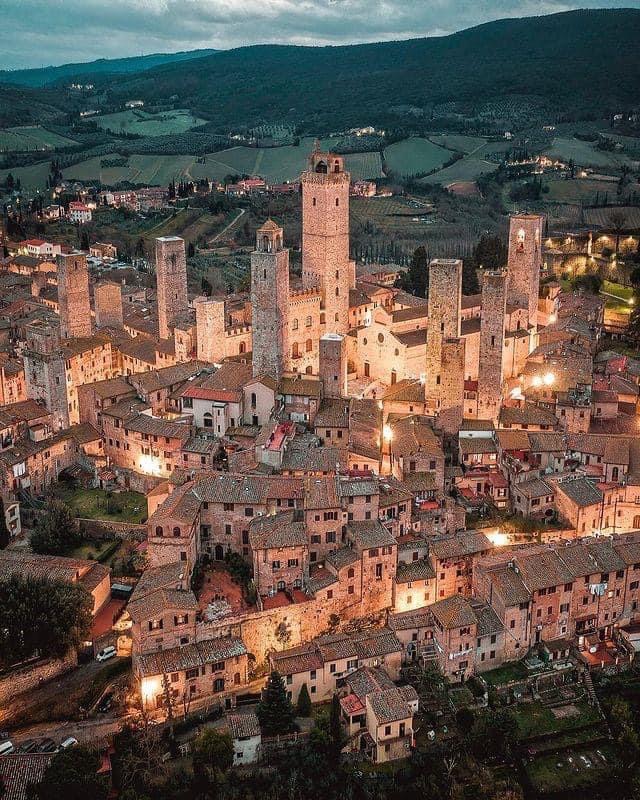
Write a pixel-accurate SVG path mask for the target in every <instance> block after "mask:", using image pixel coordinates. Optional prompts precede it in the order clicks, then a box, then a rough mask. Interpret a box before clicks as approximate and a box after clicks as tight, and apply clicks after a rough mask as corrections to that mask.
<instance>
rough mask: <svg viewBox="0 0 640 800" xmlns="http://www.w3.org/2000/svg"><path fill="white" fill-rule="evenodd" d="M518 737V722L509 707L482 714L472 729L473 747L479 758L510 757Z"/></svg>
mask: <svg viewBox="0 0 640 800" xmlns="http://www.w3.org/2000/svg"><path fill="white" fill-rule="evenodd" d="M517 738H518V723H517V721H516V718H515V717H514V715H513V714H512V712H511V711H509V709H506V708H497V709H490V710H487V711H485V713H484V714H480V715H479V716H478V717H477V719H476V721H475V724H474V726H473V730H472V731H471V740H472V748H473V750H474V752H475V754H476V755H477V756H478V757H479V758H493V759H499V758H505V757H506V758H508V757H510V755H511V753H512V749H513V746H514V745H515V744H516V742H517Z"/></svg>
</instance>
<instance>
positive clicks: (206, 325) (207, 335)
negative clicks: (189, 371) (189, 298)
mask: <svg viewBox="0 0 640 800" xmlns="http://www.w3.org/2000/svg"><path fill="white" fill-rule="evenodd" d="M193 305H194V306H195V309H196V351H197V357H198V361H209V362H211V363H212V364H220V363H221V362H222V361H223V360H224V357H225V346H224V335H225V334H224V329H225V318H224V314H225V311H224V300H217V299H215V298H212V297H198V298H196V299H195V300H194V301H193Z"/></svg>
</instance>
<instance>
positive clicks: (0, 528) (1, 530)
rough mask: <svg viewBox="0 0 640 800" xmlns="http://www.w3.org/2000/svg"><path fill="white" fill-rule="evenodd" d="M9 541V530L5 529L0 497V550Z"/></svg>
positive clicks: (5, 520) (2, 502)
mask: <svg viewBox="0 0 640 800" xmlns="http://www.w3.org/2000/svg"><path fill="white" fill-rule="evenodd" d="M10 540H11V534H10V533H9V528H8V527H7V518H6V517H5V509H4V500H3V499H2V497H0V550H4V548H5V547H6V546H7V545H8V544H9V542H10Z"/></svg>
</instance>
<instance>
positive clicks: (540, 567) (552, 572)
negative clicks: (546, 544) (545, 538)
mask: <svg viewBox="0 0 640 800" xmlns="http://www.w3.org/2000/svg"><path fill="white" fill-rule="evenodd" d="M515 561H516V563H517V566H518V569H519V570H520V574H521V575H522V580H523V581H524V583H525V585H526V586H527V587H528V588H529V590H530V591H536V590H538V589H545V588H548V587H549V586H560V584H564V583H570V582H571V581H572V580H573V575H572V573H571V571H570V570H569V568H568V567H567V565H566V564H565V563H564V561H563V560H562V559H561V558H560V556H559V555H558V553H557V552H556V551H555V550H550V549H540V550H537V551H536V552H527V553H518V554H516V558H515Z"/></svg>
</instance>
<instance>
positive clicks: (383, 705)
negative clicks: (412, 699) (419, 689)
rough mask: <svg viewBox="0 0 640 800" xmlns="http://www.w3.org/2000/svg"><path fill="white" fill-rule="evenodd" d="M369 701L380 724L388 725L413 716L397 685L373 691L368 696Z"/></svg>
mask: <svg viewBox="0 0 640 800" xmlns="http://www.w3.org/2000/svg"><path fill="white" fill-rule="evenodd" d="M414 692H415V689H414ZM416 697H417V694H416ZM367 702H368V703H369V705H370V707H371V711H372V712H373V715H374V717H375V718H376V722H377V723H378V725H386V724H388V723H390V722H396V721H398V720H401V719H409V718H410V717H412V716H413V714H412V712H411V709H410V708H409V704H408V703H407V700H406V699H405V697H404V696H403V693H402V692H401V691H400V689H398V688H396V687H395V686H394V687H393V689H385V690H384V691H382V692H372V693H371V694H369V695H368V696H367Z"/></svg>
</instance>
